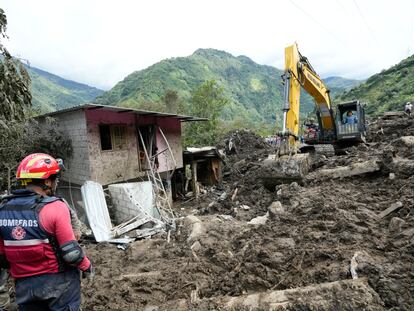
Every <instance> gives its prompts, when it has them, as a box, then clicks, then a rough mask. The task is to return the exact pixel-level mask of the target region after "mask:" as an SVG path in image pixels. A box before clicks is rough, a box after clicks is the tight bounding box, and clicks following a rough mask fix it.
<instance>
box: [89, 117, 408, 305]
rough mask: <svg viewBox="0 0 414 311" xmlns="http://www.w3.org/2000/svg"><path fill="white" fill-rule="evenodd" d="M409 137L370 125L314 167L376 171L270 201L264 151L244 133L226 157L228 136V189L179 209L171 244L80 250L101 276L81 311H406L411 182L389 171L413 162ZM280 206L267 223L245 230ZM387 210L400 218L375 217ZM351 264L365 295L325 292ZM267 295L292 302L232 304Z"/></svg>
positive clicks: (383, 123) (288, 189)
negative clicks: (374, 166)
mask: <svg viewBox="0 0 414 311" xmlns="http://www.w3.org/2000/svg"><path fill="white" fill-rule="evenodd" d="M402 124H403V125H402ZM394 134H395V135H394ZM390 135H391V137H390ZM409 135H414V121H413V120H412V119H407V118H396V119H389V120H386V119H378V120H375V121H373V122H372V123H371V125H370V128H369V141H368V143H367V144H365V145H360V146H356V147H351V148H349V149H348V150H347V154H344V155H341V156H334V157H330V158H322V159H321V160H320V162H319V164H318V166H317V167H315V168H314V169H316V170H317V169H320V168H333V167H335V166H336V165H349V164H352V163H355V162H363V161H367V160H370V159H374V160H376V161H378V163H379V165H380V167H381V170H380V171H379V172H374V173H368V174H363V175H359V176H353V177H349V178H343V179H335V180H322V181H307V182H305V183H304V184H302V185H300V184H298V183H296V182H293V183H291V184H283V185H279V186H277V187H276V188H275V189H274V190H272V191H269V190H267V189H266V188H264V186H263V184H262V183H261V178H260V177H261V176H260V172H261V171H260V165H261V162H262V161H263V159H264V158H265V157H266V156H267V154H268V153H269V152H272V150H271V147H270V146H268V145H266V143H264V142H263V140H262V139H261V138H260V137H257V136H255V135H254V134H252V133H249V132H239V133H233V134H231V135H230V136H229V137H228V139H227V141H224V142H223V147H226V146H228V143H229V138H231V137H233V143H234V142H236V149H233V150H230V149H229V148H227V151H226V153H227V157H226V165H225V171H224V180H223V184H222V185H220V186H218V187H214V188H211V189H208V192H207V193H206V194H205V195H202V196H201V197H200V198H199V199H198V200H193V201H191V202H188V203H186V204H181V205H179V206H177V212H178V213H180V214H181V215H182V216H183V217H182V218H181V219H180V220H179V221H178V226H177V231H176V232H174V233H173V234H172V235H171V240H170V242H169V243H167V239H166V236H165V235H159V236H155V237H153V238H152V239H149V240H142V241H138V242H135V243H133V244H131V245H130V247H129V248H128V249H127V250H126V251H122V250H120V249H117V248H116V247H115V246H114V245H109V244H98V245H97V244H87V245H86V249H87V253H88V255H89V256H90V257H91V258H92V260H93V262H94V264H95V266H96V270H97V276H96V280H95V283H94V285H93V286H87V285H86V284H85V285H84V288H83V292H84V303H83V310H147V311H149V310H413V309H414V269H413V262H414V215H413V214H414V213H413V205H414V192H413V191H414V188H413V182H414V177H413V172H410V171H407V170H405V171H398V170H396V168H397V165H396V164H395V159H404V160H413V159H414V157H413V152H412V151H413V146H412V145H410V143H408V144H407V140H406V139H405V140H404V139H401V137H402V136H409ZM408 141H410V140H408ZM393 163H394V164H393ZM236 189H237V193H236V194H235V191H236ZM276 201H279V202H280V203H281V204H279V203H274V204H273V205H272V208H271V209H270V213H269V214H268V216H266V217H267V219H266V222H265V224H262V225H252V224H249V223H248V221H250V220H251V219H253V218H254V217H257V216H263V215H265V214H266V213H267V212H268V207H269V206H270V205H271V204H272V202H276ZM398 202H400V203H398ZM392 204H398V206H399V208H398V209H396V210H394V211H393V212H391V213H390V214H388V215H386V216H385V217H383V218H380V217H378V215H379V214H380V212H382V211H384V210H385V209H387V208H389V207H390V206H391V205H392ZM188 214H194V215H195V216H191V217H192V218H190V219H189V218H185V217H184V216H186V215H188ZM223 215H225V216H223ZM194 217H196V218H194ZM198 220H199V221H198ZM194 224H197V226H198V228H197V229H196V233H197V234H194ZM190 236H191V238H189V237H190ZM353 257H354V258H355V260H356V263H357V266H356V273H357V275H358V278H366V280H367V284H366V285H364V286H359V285H358V286H357V285H352V283H339V284H340V285H338V286H337V287H335V288H329V287H326V286H325V285H323V284H327V283H330V282H336V281H347V280H348V281H349V280H350V279H352V277H351V273H350V269H349V268H350V263H351V259H352V258H353ZM335 284H336V283H335ZM349 284H350V285H349ZM306 286H310V287H311V288H313V289H312V291H311V292H310V291H308V290H306ZM304 288H305V289H304ZM288 289H292V291H284V290H288ZM270 291H271V292H274V291H277V292H276V293H277V295H276V296H280V295H282V293H283V295H284V296H283V297H285V298H284V299H287V300H286V301H289V303H287V302H286V303H283V304H277V305H276V304H273V305H272V304H271V303H266V304H261V305H257V307H255V308H251V307H246V306H243V305H238V306H237V307H229V305H228V304H227V302H228V299H230V298H231V297H244V295H249V294H261V295H265V293H269V292H270ZM279 291H280V292H279ZM282 291H283V292H282ZM253 296H254V295H253ZM246 297H247V296H246ZM286 297H287V298H286Z"/></svg>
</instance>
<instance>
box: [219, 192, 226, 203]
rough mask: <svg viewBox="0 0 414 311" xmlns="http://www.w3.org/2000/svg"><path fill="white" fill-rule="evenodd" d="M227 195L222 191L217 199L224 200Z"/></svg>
mask: <svg viewBox="0 0 414 311" xmlns="http://www.w3.org/2000/svg"><path fill="white" fill-rule="evenodd" d="M227 196H228V194H227V192H223V193H222V194H221V195H220V198H219V200H220V201H224V200H225V199H227Z"/></svg>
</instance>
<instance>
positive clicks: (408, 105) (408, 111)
mask: <svg viewBox="0 0 414 311" xmlns="http://www.w3.org/2000/svg"><path fill="white" fill-rule="evenodd" d="M412 110H413V104H411V102H407V103H406V104H405V113H406V114H408V116H411V111H412Z"/></svg>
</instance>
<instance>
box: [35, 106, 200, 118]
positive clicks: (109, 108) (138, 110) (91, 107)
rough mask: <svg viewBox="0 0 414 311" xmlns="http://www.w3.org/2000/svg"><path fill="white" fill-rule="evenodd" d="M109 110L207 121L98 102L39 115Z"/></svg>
mask: <svg viewBox="0 0 414 311" xmlns="http://www.w3.org/2000/svg"><path fill="white" fill-rule="evenodd" d="M97 109H102V110H109V111H115V112H118V113H129V112H131V113H135V114H137V115H144V116H153V117H158V118H175V119H179V120H180V121H181V122H190V121H207V120H208V119H207V118H199V117H192V116H186V115H180V114H173V113H164V112H156V111H149V110H140V109H134V108H126V107H117V106H108V105H97V104H83V105H79V106H74V107H70V108H66V109H61V110H57V111H53V112H49V113H46V114H42V115H41V116H39V117H53V116H56V115H59V114H63V113H66V112H71V111H76V110H97Z"/></svg>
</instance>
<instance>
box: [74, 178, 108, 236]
mask: <svg viewBox="0 0 414 311" xmlns="http://www.w3.org/2000/svg"><path fill="white" fill-rule="evenodd" d="M81 192H82V199H83V202H84V205H85V212H86V216H87V218H88V221H89V226H90V227H91V229H92V232H93V235H94V237H95V240H96V241H97V242H103V241H108V240H110V239H112V238H113V236H112V232H111V230H112V224H111V219H110V217H109V212H108V207H107V205H106V201H105V195H104V192H103V189H102V186H101V185H100V184H99V183H97V182H94V181H86V182H85V183H84V184H83V186H82V187H81Z"/></svg>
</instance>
